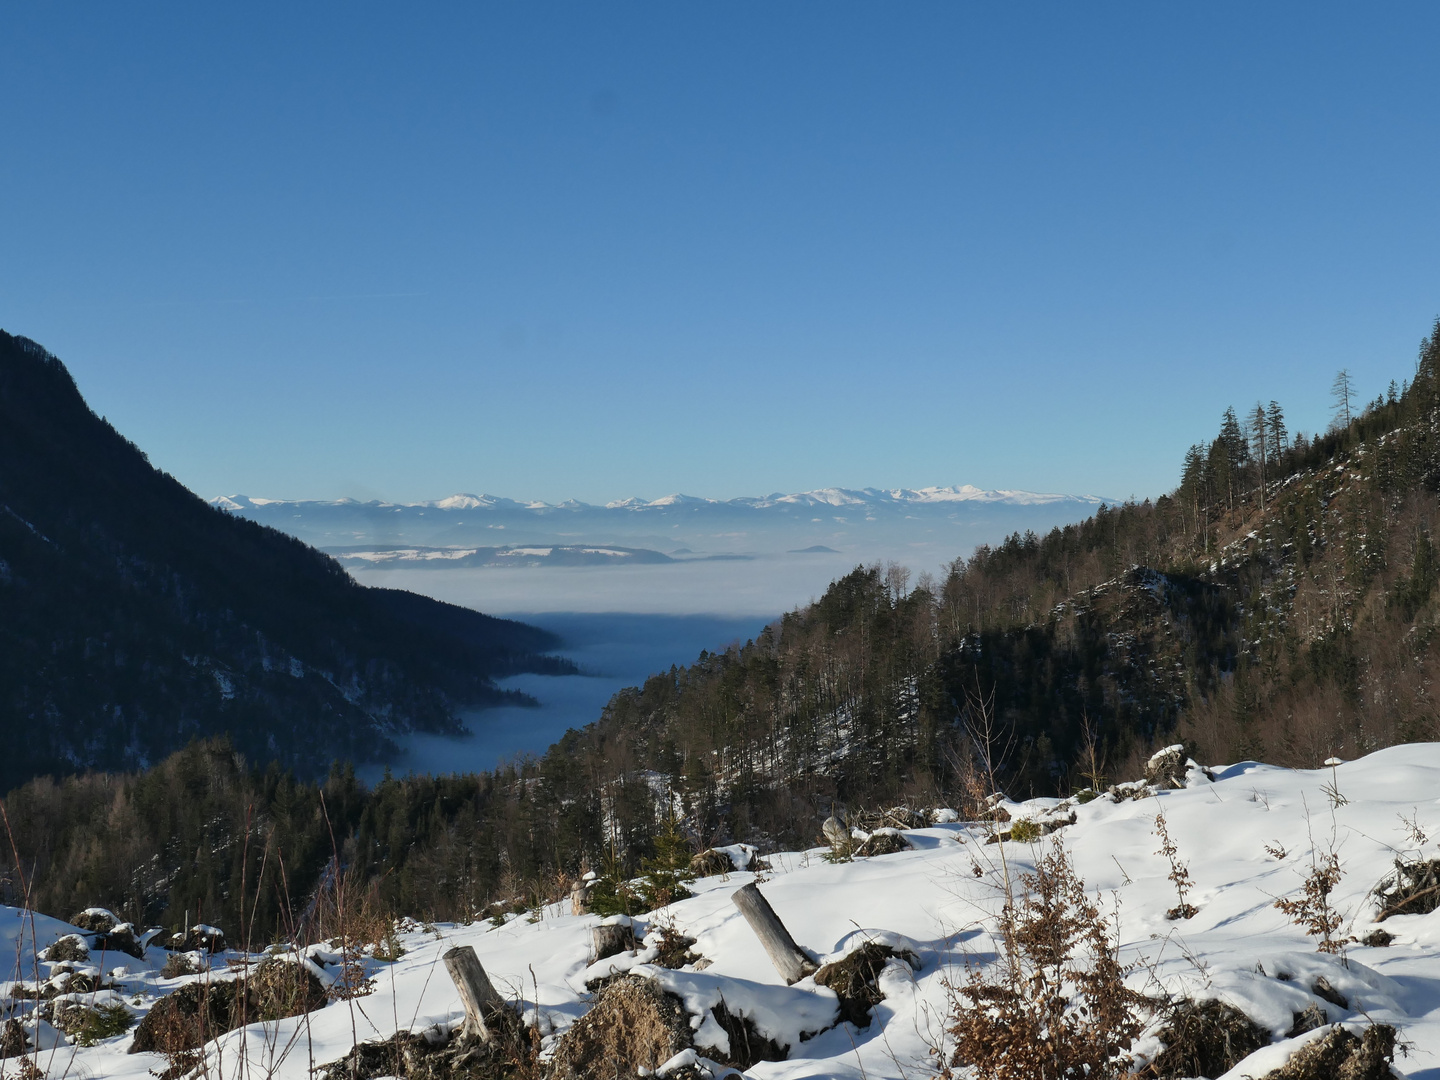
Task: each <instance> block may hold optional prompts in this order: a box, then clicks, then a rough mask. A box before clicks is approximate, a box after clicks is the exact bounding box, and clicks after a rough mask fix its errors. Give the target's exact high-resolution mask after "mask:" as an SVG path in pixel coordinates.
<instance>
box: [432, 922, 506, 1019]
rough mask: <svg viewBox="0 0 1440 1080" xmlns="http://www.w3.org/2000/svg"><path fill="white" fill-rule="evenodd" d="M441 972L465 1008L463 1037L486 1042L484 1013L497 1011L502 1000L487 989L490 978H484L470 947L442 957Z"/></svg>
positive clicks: (456, 948)
mask: <svg viewBox="0 0 1440 1080" xmlns="http://www.w3.org/2000/svg"><path fill="white" fill-rule="evenodd" d="M444 959H445V968H446V970H448V971H449V972H450V978H451V979H452V980H453V981H454V983H455V989H456V990H458V991H460V1001H461V1002H462V1003H463V1004H464V1006H465V1030H464V1034H466V1035H476V1036H478V1037H479V1038H480V1039H481V1040H483V1041H484V1042H489V1041H490V1028H489V1027H488V1026H486V1024H485V1012H486V1011H487V1010H493V1009H497V1008H499V1007H500V1006H502V1005H503V1004H504V1000H503V999H502V998H501V997H500V995H499V994H498V993H497V992H496V990H495V987H493V986H491V985H490V976H488V975H486V974H485V969H484V967H482V966H481V964H480V958H479V957H478V956H476V955H475V949H474V948H473V947H472V946H470V945H457V946H455V948H453V949H451V950H450V951H448V952H447V953H446V954H445V958H444Z"/></svg>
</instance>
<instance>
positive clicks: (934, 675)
mask: <svg viewBox="0 0 1440 1080" xmlns="http://www.w3.org/2000/svg"><path fill="white" fill-rule="evenodd" d="M1257 409H1258V410H1259V411H1258V413H1256V414H1253V418H1252V419H1250V421H1249V423H1247V424H1246V425H1244V427H1243V429H1242V426H1241V425H1240V424H1239V422H1238V421H1237V420H1236V418H1235V417H1234V414H1233V412H1232V413H1228V414H1227V416H1226V417H1225V418H1224V422H1223V424H1222V429H1221V432H1220V434H1219V435H1218V436H1217V437H1216V438H1215V439H1214V440H1213V441H1211V442H1210V443H1208V444H1199V445H1197V446H1196V447H1194V448H1193V449H1192V450H1191V452H1190V453H1189V454H1188V455H1187V458H1186V462H1185V465H1184V469H1183V473H1182V482H1181V484H1180V485H1179V487H1177V489H1176V490H1175V491H1174V492H1172V493H1170V494H1168V495H1165V496H1162V497H1160V498H1158V499H1156V500H1154V501H1150V500H1147V501H1145V502H1141V503H1127V504H1124V505H1121V506H1115V507H1107V506H1102V507H1101V508H1100V509H1099V511H1098V512H1097V513H1096V514H1095V515H1094V516H1093V517H1091V518H1089V519H1087V520H1086V521H1084V522H1082V523H1080V524H1078V525H1073V526H1066V527H1064V528H1056V529H1054V530H1052V531H1051V532H1049V533H1048V534H1046V535H1045V536H1043V537H1042V536H1037V535H1035V534H1033V533H1027V534H1024V535H1020V534H1016V535H1013V536H1011V537H1010V538H1009V539H1008V540H1006V541H1005V542H1004V543H1003V544H1000V545H998V546H995V547H982V548H980V549H979V550H977V551H976V552H975V553H974V554H973V555H972V556H971V557H970V558H962V559H957V560H956V561H955V562H954V563H952V564H951V566H950V568H949V572H948V574H947V575H945V577H944V578H943V579H938V580H937V579H932V578H929V577H928V576H922V577H921V578H920V579H919V580H917V581H914V582H911V581H910V580H909V577H908V575H907V574H906V572H905V571H904V570H903V569H901V568H898V567H893V566H891V567H869V568H857V569H856V570H855V571H854V572H853V573H851V574H849V575H848V576H846V577H845V578H843V579H841V580H840V581H837V582H836V583H835V584H834V586H832V588H831V589H830V590H829V591H828V592H827V593H826V595H825V596H823V597H822V598H821V599H820V600H819V601H818V602H816V603H815V604H813V605H810V606H809V607H807V608H804V609H801V610H798V611H795V612H792V613H791V614H789V615H787V616H785V617H784V618H783V619H782V620H780V621H779V622H778V623H776V624H774V625H773V626H772V627H770V628H769V629H767V630H766V631H765V633H763V634H762V635H761V636H760V637H759V638H758V639H757V640H756V641H754V642H751V643H749V644H747V645H746V646H744V647H743V648H740V649H737V650H731V651H730V652H728V653H724V654H716V655H706V656H702V657H701V658H700V661H699V662H698V663H696V664H694V665H691V666H689V667H688V668H685V669H676V670H672V671H670V672H666V673H661V674H658V675H656V676H655V677H653V678H652V679H650V680H648V681H647V682H646V684H645V685H644V686H643V687H640V688H638V689H636V690H634V691H625V692H622V693H621V694H619V695H617V697H616V698H615V699H614V700H612V701H611V703H610V705H609V706H608V707H607V709H606V711H605V714H604V716H603V717H602V718H601V719H600V721H599V722H598V723H596V724H595V725H594V726H593V727H591V728H588V729H586V730H585V731H583V732H579V733H575V735H574V736H573V738H571V739H568V740H567V741H566V742H565V743H562V744H561V745H560V746H558V747H557V748H556V749H555V750H554V751H552V754H551V755H550V757H549V758H547V763H546V765H547V767H550V768H553V769H554V770H555V773H556V774H557V775H561V776H563V775H564V772H565V767H562V766H561V765H560V764H559V759H560V758H562V757H563V758H565V759H568V761H569V762H570V763H572V764H570V765H569V766H568V767H569V768H574V769H576V770H577V771H579V772H580V773H586V774H593V773H594V772H596V771H597V770H604V769H607V768H608V769H609V770H610V771H611V775H616V774H619V773H621V772H624V771H625V770H632V771H633V770H636V769H649V770H653V771H656V772H659V773H661V774H664V775H666V776H668V777H671V778H672V783H673V784H674V786H675V788H676V790H677V792H679V793H681V794H682V795H683V797H684V798H685V799H686V800H687V802H686V805H687V807H693V808H694V810H693V812H694V813H696V814H698V815H699V818H700V821H701V828H702V829H716V830H720V831H722V832H725V833H727V834H729V833H733V835H734V836H735V837H736V838H738V839H751V840H754V839H763V838H774V839H777V840H778V839H781V838H794V837H798V836H803V835H808V830H810V829H813V828H814V823H815V822H817V821H818V820H819V819H820V818H821V817H823V816H824V815H825V813H827V812H828V811H829V808H830V806H831V805H832V803H838V804H841V805H845V804H850V805H864V804H867V803H874V802H881V801H893V800H896V799H901V798H908V797H917V798H934V797H935V796H936V794H937V793H939V792H943V791H946V790H954V789H955V788H956V786H957V785H961V784H963V783H964V782H965V781H966V778H967V776H969V775H971V774H972V773H973V772H974V771H975V770H976V768H978V767H980V766H981V765H982V764H984V763H986V762H988V763H990V764H991V765H993V767H994V770H995V772H996V774H997V776H998V777H999V778H1000V780H1001V782H1002V783H1003V785H1004V786H1005V789H1006V790H1007V791H1008V792H1010V793H1012V794H1022V793H1023V794H1027V795H1054V794H1064V793H1065V792H1066V791H1069V790H1071V789H1072V788H1074V787H1077V786H1080V785H1081V784H1083V783H1084V782H1085V779H1084V777H1085V776H1086V775H1087V774H1089V773H1100V774H1112V775H1113V774H1114V773H1115V772H1116V771H1117V770H1121V769H1126V770H1130V771H1133V770H1135V769H1136V768H1138V764H1139V763H1140V762H1143V760H1144V759H1145V757H1146V756H1147V755H1148V754H1149V753H1150V752H1151V750H1152V749H1153V748H1154V747H1155V745H1157V743H1163V742H1168V741H1171V740H1173V739H1176V738H1182V739H1184V740H1186V741H1187V742H1188V743H1189V744H1190V745H1191V746H1192V747H1193V748H1195V749H1196V750H1197V752H1199V753H1202V754H1204V755H1206V756H1210V757H1214V758H1218V759H1236V758H1243V757H1252V758H1259V757H1265V758H1266V759H1268V760H1275V761H1277V762H1280V763H1282V764H1287V765H1299V766H1313V765H1316V764H1318V763H1319V762H1320V761H1322V760H1324V759H1325V758H1326V757H1328V756H1330V755H1331V754H1334V753H1340V754H1342V755H1355V754H1360V753H1364V752H1367V751H1369V750H1372V749H1374V748H1376V747H1380V746H1387V745H1390V744H1393V743H1396V742H1405V741H1414V740H1417V739H1424V738H1432V737H1434V735H1435V734H1436V731H1437V720H1440V716H1437V713H1436V710H1435V706H1434V704H1433V695H1432V693H1431V691H1430V689H1429V687H1430V681H1431V678H1432V673H1433V670H1434V667H1435V663H1436V655H1435V651H1434V647H1433V644H1432V643H1433V641H1434V637H1435V628H1436V625H1437V623H1436V615H1437V612H1436V607H1435V604H1434V599H1433V594H1434V586H1435V584H1436V581H1437V578H1440V565H1437V556H1436V551H1435V547H1434V542H1433V540H1432V537H1433V536H1434V535H1435V530H1436V528H1437V525H1440V520H1437V519H1440V504H1437V500H1436V497H1435V490H1436V486H1437V477H1440V444H1437V439H1436V436H1435V434H1434V432H1435V430H1436V424H1437V421H1440V336H1437V337H1432V338H1427V339H1426V340H1425V342H1424V343H1423V344H1422V348H1421V353H1420V359H1419V363H1418V365H1417V370H1416V375H1415V378H1414V380H1413V382H1411V383H1409V384H1407V385H1405V386H1403V387H1400V386H1393V385H1392V388H1391V390H1390V393H1389V394H1387V395H1385V396H1382V397H1380V398H1378V399H1377V400H1375V401H1374V402H1372V403H1370V404H1369V405H1367V406H1365V407H1363V408H1355V409H1353V411H1352V412H1351V414H1350V415H1349V416H1348V418H1346V419H1345V420H1344V421H1342V422H1341V423H1339V424H1337V425H1336V426H1335V427H1333V428H1332V429H1331V430H1330V431H1329V432H1327V433H1325V434H1323V435H1317V436H1314V437H1306V436H1304V435H1297V436H1295V437H1294V438H1293V439H1292V438H1291V437H1290V435H1289V433H1288V432H1287V431H1286V430H1285V425H1284V419H1283V411H1282V410H1281V409H1280V407H1279V406H1278V405H1277V404H1275V403H1273V402H1272V403H1271V406H1270V407H1269V408H1268V409H1263V408H1260V407H1259V406H1258V405H1257ZM652 827H653V826H652Z"/></svg>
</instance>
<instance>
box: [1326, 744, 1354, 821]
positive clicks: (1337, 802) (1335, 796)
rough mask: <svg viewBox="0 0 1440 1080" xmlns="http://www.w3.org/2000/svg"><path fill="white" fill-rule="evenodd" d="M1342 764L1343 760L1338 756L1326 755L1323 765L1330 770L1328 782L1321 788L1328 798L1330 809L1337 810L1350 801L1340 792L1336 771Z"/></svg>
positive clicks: (1338, 776) (1338, 777) (1338, 775)
mask: <svg viewBox="0 0 1440 1080" xmlns="http://www.w3.org/2000/svg"><path fill="white" fill-rule="evenodd" d="M1344 764H1345V762H1343V761H1341V760H1340V759H1339V758H1338V757H1328V758H1326V759H1325V766H1326V767H1327V768H1328V769H1329V770H1330V782H1329V783H1328V784H1326V785H1324V787H1322V788H1321V790H1322V791H1324V792H1325V796H1326V798H1328V799H1329V800H1330V809H1332V810H1338V809H1340V807H1342V806H1344V805H1346V804H1347V803H1348V802H1349V801H1350V800H1349V799H1347V798H1346V797H1345V796H1344V795H1341V794H1340V774H1339V772H1337V771H1336V770H1338V769H1339V768H1340V766H1341V765H1344Z"/></svg>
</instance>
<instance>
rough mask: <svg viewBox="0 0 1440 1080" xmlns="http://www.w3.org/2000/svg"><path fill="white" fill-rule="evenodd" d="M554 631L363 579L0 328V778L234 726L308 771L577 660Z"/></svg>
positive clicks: (248, 741) (136, 762)
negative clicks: (208, 491) (175, 464)
mask: <svg viewBox="0 0 1440 1080" xmlns="http://www.w3.org/2000/svg"><path fill="white" fill-rule="evenodd" d="M556 644H557V642H556V641H555V639H554V638H553V637H552V636H551V635H550V634H548V633H546V632H544V631H541V630H538V629H535V628H534V627H529V626H524V625H522V624H520V623H515V622H509V621H506V620H500V619H493V618H490V617H487V616H484V615H481V614H479V613H477V612H473V611H468V610H466V609H463V608H457V607H453V606H451V605H448V604H441V603H438V602H436V601H433V600H430V599H427V598H425V597H419V596H414V595H411V594H409V593H400V592H396V591H393V590H379V589H365V588H362V587H360V586H358V585H356V584H355V583H354V582H353V581H352V580H351V579H350V578H349V577H348V575H346V573H345V572H344V570H342V569H341V568H340V566H339V565H338V564H337V563H336V562H335V561H334V560H333V559H330V558H329V557H328V556H325V555H323V554H321V553H320V552H318V551H315V550H314V549H313V548H310V547H308V546H306V545H305V544H302V543H300V542H299V541H297V540H294V539H292V538H290V537H287V536H285V535H284V534H282V533H280V532H277V531H276V530H274V529H270V528H267V527H264V526H260V525H256V524H254V523H253V522H249V521H245V520H243V519H241V518H237V517H232V516H230V515H228V514H224V513H221V512H220V511H217V510H215V509H213V508H212V507H210V506H208V505H206V504H205V502H204V501H202V500H201V499H199V498H198V497H196V496H195V495H193V494H191V493H190V492H189V491H187V490H186V489H185V488H184V487H182V486H181V485H180V484H179V483H178V482H176V481H175V480H174V479H173V478H172V477H170V476H168V475H166V474H164V473H161V472H159V471H157V470H156V469H154V468H153V467H151V465H150V463H149V462H148V460H147V459H146V458H145V455H144V454H142V453H141V452H140V450H139V449H137V448H136V447H135V446H134V445H133V444H131V443H130V442H128V441H127V440H126V439H124V438H123V437H122V436H121V435H120V434H119V433H118V432H116V431H115V429H114V428H112V427H111V426H110V425H109V424H108V423H106V422H105V421H104V420H103V419H101V418H100V417H98V416H96V415H95V414H94V413H93V412H91V411H90V409H89V408H87V407H86V405H85V402H84V400H83V399H82V398H81V396H80V393H79V391H78V390H77V389H76V387H75V384H74V382H73V380H72V379H71V378H70V375H69V373H68V372H67V371H66V370H65V368H64V366H63V365H62V364H61V363H60V361H59V360H57V359H56V358H55V357H53V356H51V355H50V354H49V353H47V352H46V351H45V350H44V349H42V348H41V347H40V346H38V345H36V344H35V343H34V342H31V341H28V340H27V339H25V338H19V337H13V336H11V335H9V334H5V333H4V332H3V331H0V739H3V746H4V748H5V753H4V755H3V756H0V786H3V787H6V788H8V787H10V786H13V785H14V784H16V783H18V782H20V781H22V780H24V779H26V778H28V777H31V776H35V775H38V774H41V773H47V772H59V773H64V772H71V771H75V770H78V769H85V768H99V769H130V768H136V767H140V766H144V765H146V764H148V763H151V762H155V761H159V760H160V759H161V758H163V757H164V756H165V755H166V754H168V753H171V752H172V751H174V750H177V749H179V748H180V747H183V746H185V745H186V744H187V743H188V742H190V741H191V740H192V739H195V738H197V737H207V736H216V735H220V734H228V735H229V737H230V738H231V739H233V740H234V743H235V744H236V745H237V746H238V747H240V748H242V749H243V750H244V751H245V752H246V753H247V754H248V755H249V756H250V758H251V759H252V760H254V761H257V762H263V761H268V760H276V761H279V762H281V763H283V764H284V765H285V766H286V767H287V768H291V769H295V770H297V771H299V772H300V773H302V774H315V773H321V774H323V773H324V771H325V770H326V769H327V768H328V767H329V764H330V762H331V761H332V760H334V759H335V758H337V757H339V758H350V759H353V760H362V759H366V758H371V757H374V756H375V755H376V754H377V753H378V752H379V751H380V750H381V749H382V748H383V747H384V746H385V745H386V741H387V740H388V738H389V736H390V735H392V734H393V733H396V732H401V731H406V730H410V729H414V728H420V729H425V730H432V731H450V730H455V729H456V728H457V726H458V724H457V721H456V719H455V713H456V709H457V707H458V706H460V705H476V704H485V703H490V702H498V701H500V700H503V699H505V697H506V695H504V694H502V693H501V692H500V691H498V690H497V689H496V688H495V686H494V683H493V681H492V680H493V678H494V677H496V676H500V675H506V674H510V673H512V672H515V671H524V670H558V669H565V668H566V667H567V665H565V664H564V663H563V662H561V661H555V660H552V659H550V658H547V657H544V656H541V655H539V653H540V652H542V651H543V650H546V649H552V648H554V647H555V646H556Z"/></svg>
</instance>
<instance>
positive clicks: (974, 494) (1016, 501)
mask: <svg viewBox="0 0 1440 1080" xmlns="http://www.w3.org/2000/svg"><path fill="white" fill-rule="evenodd" d="M210 502H211V504H212V505H214V506H217V507H220V508H221V509H224V510H230V511H233V512H235V513H242V514H243V513H245V512H247V511H249V510H256V509H261V508H269V507H306V508H312V507H321V506H325V507H376V508H384V509H390V508H395V509H429V510H513V511H531V512H537V511H538V512H543V511H546V510H671V509H675V508H677V507H692V506H716V507H723V506H731V507H746V508H749V509H756V510H767V509H770V508H771V507H779V506H787V507H788V506H831V507H852V506H854V507H859V506H887V507H889V506H915V505H934V504H937V503H943V504H950V503H1006V504H1008V505H1011V506H1054V505H1057V504H1073V505H1079V506H1088V507H1096V506H1099V505H1100V504H1101V503H1102V502H1104V500H1103V499H1100V498H1098V497H1096V496H1094V495H1057V494H1047V493H1043V492H1036V491H1012V490H1007V489H999V490H987V489H985V488H977V487H975V486H974V485H972V484H957V485H954V486H951V487H924V488H838V487H829V488H817V489H815V490H814V491H800V492H795V493H794V494H791V495H784V494H781V493H780V492H776V493H775V494H773V495H762V496H760V497H758V498H738V499H706V498H701V497H700V496H697V495H683V494H681V493H679V492H676V493H675V494H673V495H665V496H662V497H661V498H658V499H650V500H646V499H639V498H630V499H619V500H616V501H615V502H608V503H604V504H603V505H601V504H596V503H586V502H580V501H579V500H577V499H566V500H565V501H564V502H558V503H547V502H540V501H538V500H531V501H526V502H521V501H518V500H516V499H507V498H505V497H503V496H500V495H471V494H469V493H468V492H460V493H459V494H456V495H450V496H448V497H446V498H444V499H434V500H431V501H429V502H416V503H390V502H382V501H380V500H371V501H370V502H364V503H362V502H360V501H358V500H356V499H335V500H332V501H321V500H296V501H292V500H286V499H261V498H252V497H251V496H249V495H221V496H219V497H218V498H214V499H211V500H210Z"/></svg>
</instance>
